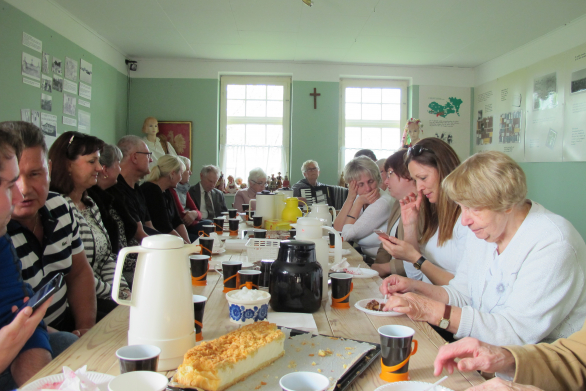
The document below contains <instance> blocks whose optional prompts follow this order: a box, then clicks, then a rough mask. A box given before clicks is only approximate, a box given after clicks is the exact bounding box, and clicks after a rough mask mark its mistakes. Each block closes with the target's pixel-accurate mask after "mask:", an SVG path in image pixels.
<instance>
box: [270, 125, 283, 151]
mask: <svg viewBox="0 0 586 391" xmlns="http://www.w3.org/2000/svg"><path fill="white" fill-rule="evenodd" d="M267 145H275V146H282V145H283V126H282V125H267Z"/></svg>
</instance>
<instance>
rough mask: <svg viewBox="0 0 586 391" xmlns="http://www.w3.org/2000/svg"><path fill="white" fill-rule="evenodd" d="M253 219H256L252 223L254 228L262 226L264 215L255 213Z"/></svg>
mask: <svg viewBox="0 0 586 391" xmlns="http://www.w3.org/2000/svg"><path fill="white" fill-rule="evenodd" d="M252 220H253V221H254V222H253V224H252V225H253V226H254V228H262V216H257V215H254V216H253V217H252Z"/></svg>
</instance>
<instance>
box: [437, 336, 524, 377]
mask: <svg viewBox="0 0 586 391" xmlns="http://www.w3.org/2000/svg"><path fill="white" fill-rule="evenodd" d="M456 358H461V360H460V361H459V362H458V363H456V362H455V361H454V359H456ZM433 366H434V372H433V373H434V375H435V376H439V375H440V374H441V373H442V369H443V368H445V369H446V370H447V371H448V373H449V374H450V375H451V374H452V373H454V369H455V368H457V369H458V370H460V371H462V372H470V371H483V372H489V373H495V372H499V373H504V374H506V375H509V376H511V377H512V376H514V374H515V358H514V357H513V355H512V354H511V352H510V351H508V350H507V349H504V348H501V347H500V346H494V345H490V344H487V343H484V342H481V341H479V340H477V339H476V338H470V337H467V338H463V339H461V340H460V341H457V342H454V343H451V344H449V345H444V346H442V347H440V349H439V352H438V354H437V357H436V358H435V361H434V363H433Z"/></svg>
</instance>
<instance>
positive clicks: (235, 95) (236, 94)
mask: <svg viewBox="0 0 586 391" xmlns="http://www.w3.org/2000/svg"><path fill="white" fill-rule="evenodd" d="M226 90H227V93H228V94H227V95H226V97H227V98H228V99H244V96H245V93H246V86H243V85H238V84H228V86H227V88H226Z"/></svg>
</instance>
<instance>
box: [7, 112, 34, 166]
mask: <svg viewBox="0 0 586 391" xmlns="http://www.w3.org/2000/svg"><path fill="white" fill-rule="evenodd" d="M24 124H26V125H30V126H34V125H31V124H29V123H28V122H23V121H6V122H0V170H1V169H2V166H3V163H4V160H9V159H12V157H14V156H16V159H17V160H18V159H20V155H21V154H22V139H21V137H20V133H19V132H18V130H17V128H20V127H21V126H24ZM35 127H36V126H35Z"/></svg>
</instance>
